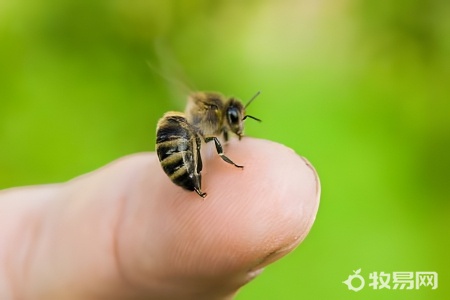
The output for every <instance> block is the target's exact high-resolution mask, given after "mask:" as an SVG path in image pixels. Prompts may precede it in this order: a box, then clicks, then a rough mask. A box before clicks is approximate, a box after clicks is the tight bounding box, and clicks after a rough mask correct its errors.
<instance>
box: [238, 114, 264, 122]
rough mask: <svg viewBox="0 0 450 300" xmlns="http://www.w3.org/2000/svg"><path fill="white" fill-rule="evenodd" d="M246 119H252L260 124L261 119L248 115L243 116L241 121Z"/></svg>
mask: <svg viewBox="0 0 450 300" xmlns="http://www.w3.org/2000/svg"><path fill="white" fill-rule="evenodd" d="M247 118H250V119H253V120H255V121H258V122H261V119H258V118H256V117H254V116H250V115H245V116H244V118H243V119H242V121H244V120H245V119H247Z"/></svg>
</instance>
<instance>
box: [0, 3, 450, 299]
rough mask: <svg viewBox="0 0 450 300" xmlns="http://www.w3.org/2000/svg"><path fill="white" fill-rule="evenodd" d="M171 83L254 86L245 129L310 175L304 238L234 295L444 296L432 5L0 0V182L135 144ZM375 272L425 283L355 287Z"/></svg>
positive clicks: (447, 9)
mask: <svg viewBox="0 0 450 300" xmlns="http://www.w3.org/2000/svg"><path fill="white" fill-rule="evenodd" d="M182 83H185V84H186V85H187V86H189V87H190V88H192V89H199V90H215V91H220V92H222V93H224V94H225V95H234V96H237V97H239V98H241V99H243V100H244V101H245V100H247V99H249V98H250V97H251V96H252V95H253V94H254V93H255V92H256V91H258V90H261V91H262V94H261V95H260V96H259V97H258V99H257V101H255V102H254V103H253V104H252V106H251V107H250V108H249V111H250V112H251V114H252V115H255V116H257V117H260V118H261V119H263V122H262V123H260V124H258V123H256V122H248V123H247V129H246V133H247V135H251V136H256V137H260V138H266V139H270V140H274V141H277V142H280V143H283V144H286V145H288V146H290V147H292V148H294V149H295V150H296V151H297V152H298V153H299V154H301V155H303V156H306V157H307V158H308V159H309V160H310V161H311V162H312V163H313V164H314V166H315V167H316V168H317V170H318V172H319V175H320V178H321V182H322V199H321V205H320V209H319V213H318V216H317V219H316V223H315V224H314V226H313V228H312V230H311V233H310V235H309V236H308V237H307V239H306V240H305V242H304V243H303V244H302V245H301V246H300V247H299V248H298V249H297V250H296V251H294V253H292V254H290V255H288V256H287V257H285V258H284V259H282V260H281V261H279V262H277V263H275V264H274V265H273V266H270V267H268V268H267V269H266V270H265V271H264V273H263V274H262V275H261V276H260V277H258V278H257V279H256V280H254V281H253V282H251V283H250V284H249V285H248V286H246V287H244V288H243V289H242V290H241V291H240V293H239V294H238V296H237V299H450V287H449V284H450V268H449V267H450V259H449V252H450V226H449V225H450V221H449V220H450V214H449V212H450V204H449V200H450V176H449V169H450V2H449V1H440V0H410V1H406V0H404V1H402V0H399V1H356V0H347V1H314V0H305V1H256V0H254V1H245V2H244V1H236V0H232V1H225V0H222V1H206V0H203V1H187V0H184V1H182V0H180V1H150V0H149V1H144V0H128V1H127V0H111V1H87V0H66V1H49V0H47V1H46V0H41V1H24V0H0V188H8V187H12V186H20V185H30V184H40V183H49V182H60V181H65V180H68V179H70V178H73V177H75V176H78V175H80V174H83V173H86V172H89V171H91V170H94V169H96V168H99V167H100V166H102V165H104V164H107V163H108V162H110V161H112V160H114V159H116V158H118V157H121V156H124V155H127V154H130V153H135V152H139V151H150V150H153V149H154V138H155V125H156V122H157V120H158V118H159V117H160V116H161V115H162V114H163V113H164V112H165V111H168V110H183V108H184V101H185V93H186V90H185V89H184V88H183V84H182ZM358 268H361V269H362V270H361V273H362V274H363V276H364V277H365V279H366V286H365V287H364V288H363V289H362V290H361V291H360V292H357V293H355V292H353V291H349V290H348V289H347V287H346V286H345V285H344V284H342V281H343V280H345V279H346V278H347V277H348V275H350V274H351V273H352V271H353V270H357V269H358ZM382 271H383V272H388V273H392V272H399V271H414V272H415V271H435V272H438V274H439V287H438V289H437V290H431V289H430V288H425V287H421V288H420V289H419V290H410V291H406V290H403V291H401V290H373V289H372V288H371V287H369V286H368V280H369V275H368V274H369V273H370V272H382Z"/></svg>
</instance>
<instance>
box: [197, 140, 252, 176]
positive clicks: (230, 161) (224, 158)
mask: <svg viewBox="0 0 450 300" xmlns="http://www.w3.org/2000/svg"><path fill="white" fill-rule="evenodd" d="M212 140H214V143H215V144H216V150H217V154H219V156H220V158H222V159H223V160H224V161H225V162H227V163H229V164H232V165H234V166H235V167H237V168H241V169H242V168H244V166H239V165H237V164H235V163H234V162H233V161H232V160H231V159H229V158H228V157H226V156H225V154H223V148H222V145H221V144H220V142H219V139H218V138H216V137H215V136H213V137H205V143H208V142H210V141H212Z"/></svg>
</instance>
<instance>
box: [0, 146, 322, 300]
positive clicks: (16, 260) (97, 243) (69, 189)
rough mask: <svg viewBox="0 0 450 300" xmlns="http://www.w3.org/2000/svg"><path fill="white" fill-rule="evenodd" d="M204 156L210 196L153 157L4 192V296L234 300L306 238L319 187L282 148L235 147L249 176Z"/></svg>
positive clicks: (0, 292)
mask: <svg viewBox="0 0 450 300" xmlns="http://www.w3.org/2000/svg"><path fill="white" fill-rule="evenodd" d="M211 146H212V147H214V146H213V145H211ZM202 150H203V152H204V154H203V157H204V170H203V172H202V175H203V184H202V189H203V190H204V191H205V192H207V193H208V196H207V197H206V198H205V199H202V198H201V197H199V196H198V195H197V194H196V193H195V192H188V191H185V190H183V189H181V188H180V187H178V186H175V185H174V184H173V183H172V182H171V181H170V180H169V178H168V177H167V176H166V174H165V173H164V172H163V170H162V168H161V166H160V164H159V161H158V159H157V157H156V154H155V153H141V154H135V155H131V156H127V157H123V158H121V159H119V160H117V161H114V162H112V163H111V164H109V165H107V166H105V167H103V168H100V169H98V170H95V171H93V172H91V173H88V174H85V175H83V176H80V177H77V178H75V179H73V180H71V181H69V182H66V183H62V184H53V185H44V186H32V187H23V188H13V189H8V190H4V191H0V299H231V298H232V297H233V295H234V294H235V293H236V291H237V290H238V289H239V288H240V287H241V286H242V285H244V284H245V283H247V282H248V281H250V280H251V279H252V278H254V277H255V276H256V275H257V274H259V273H260V272H261V271H262V269H263V268H264V267H265V266H266V265H268V264H270V263H272V262H274V261H275V260H277V259H279V258H281V257H282V256H284V255H286V254H287V253H289V252H290V251H292V250H293V249H294V248H295V247H296V246H297V245H298V244H299V243H301V242H302V241H303V239H304V238H305V237H306V235H307V234H308V232H309V230H310V228H311V226H312V224H313V222H314V220H315V216H316V213H317V209H318V204H319V197H320V184H319V180H318V177H317V174H316V172H315V171H314V169H313V168H312V167H311V165H310V164H309V163H308V162H307V161H306V160H304V159H302V158H301V157H299V156H298V155H297V154H295V153H294V151H292V150H291V149H289V148H287V147H285V146H283V145H280V144H276V143H273V142H269V141H265V140H257V139H251V138H245V139H243V140H242V141H240V142H238V141H235V140H232V141H230V143H229V144H228V145H227V147H226V148H225V153H226V154H227V155H228V156H229V157H230V158H231V159H233V160H234V161H235V162H236V163H238V164H243V165H244V166H245V167H244V169H243V170H241V169H238V168H235V167H234V166H232V165H229V164H227V163H225V162H223V161H222V160H221V159H220V158H219V157H218V155H217V154H215V153H214V148H212V149H211V147H210V146H209V145H208V146H204V147H203V149H202Z"/></svg>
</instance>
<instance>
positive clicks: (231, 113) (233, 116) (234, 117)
mask: <svg viewBox="0 0 450 300" xmlns="http://www.w3.org/2000/svg"><path fill="white" fill-rule="evenodd" d="M228 122H230V125H231V124H236V123H238V122H239V112H238V110H237V109H236V108H235V107H231V108H230V109H228Z"/></svg>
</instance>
